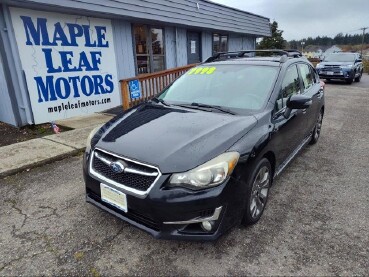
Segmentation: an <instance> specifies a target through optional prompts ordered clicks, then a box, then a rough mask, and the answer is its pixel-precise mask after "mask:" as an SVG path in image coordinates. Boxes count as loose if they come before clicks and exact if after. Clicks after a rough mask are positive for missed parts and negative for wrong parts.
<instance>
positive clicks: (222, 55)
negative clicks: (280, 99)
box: [204, 49, 302, 63]
mask: <svg viewBox="0 0 369 277" xmlns="http://www.w3.org/2000/svg"><path fill="white" fill-rule="evenodd" d="M268 53H269V54H270V55H265V57H274V56H280V57H281V58H280V60H279V62H281V63H284V62H286V61H287V60H288V58H300V57H302V53H301V52H300V51H298V50H279V49H267V50H240V51H232V52H218V53H216V54H214V55H213V56H211V57H209V58H207V59H206V60H205V61H204V63H211V62H214V61H216V60H223V59H224V60H227V59H237V58H244V57H249V58H252V57H253V56H245V55H246V54H268Z"/></svg>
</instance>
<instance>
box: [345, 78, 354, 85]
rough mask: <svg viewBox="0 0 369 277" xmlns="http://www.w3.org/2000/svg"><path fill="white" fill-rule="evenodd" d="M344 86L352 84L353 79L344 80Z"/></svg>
mask: <svg viewBox="0 0 369 277" xmlns="http://www.w3.org/2000/svg"><path fill="white" fill-rule="evenodd" d="M345 81H346V84H348V85H351V84H352V83H353V82H354V79H353V78H352V79H346V80H345Z"/></svg>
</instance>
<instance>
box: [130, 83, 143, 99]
mask: <svg viewBox="0 0 369 277" xmlns="http://www.w3.org/2000/svg"><path fill="white" fill-rule="evenodd" d="M128 87H129V93H130V95H131V99H137V98H140V97H141V88H140V82H139V81H138V80H132V81H129V83H128Z"/></svg>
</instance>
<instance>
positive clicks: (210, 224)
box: [201, 221, 214, 232]
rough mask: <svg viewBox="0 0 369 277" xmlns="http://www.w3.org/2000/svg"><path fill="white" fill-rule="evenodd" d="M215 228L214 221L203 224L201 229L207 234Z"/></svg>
mask: <svg viewBox="0 0 369 277" xmlns="http://www.w3.org/2000/svg"><path fill="white" fill-rule="evenodd" d="M213 226H214V221H203V222H201V228H202V229H203V230H204V231H206V232H210V231H211V230H212V229H213Z"/></svg>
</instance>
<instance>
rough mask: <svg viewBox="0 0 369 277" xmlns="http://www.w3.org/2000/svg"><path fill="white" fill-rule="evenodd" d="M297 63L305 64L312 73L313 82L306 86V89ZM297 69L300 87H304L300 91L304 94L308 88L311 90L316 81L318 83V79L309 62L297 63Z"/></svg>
mask: <svg viewBox="0 0 369 277" xmlns="http://www.w3.org/2000/svg"><path fill="white" fill-rule="evenodd" d="M299 65H306V66H307V67H308V68H309V71H310V72H311V74H313V75H314V76H312V77H313V83H312V85H311V86H310V87H309V88H308V89H306V88H305V84H304V80H303V77H302V73H301V71H300V67H299ZM297 70H298V72H299V75H300V83H301V85H300V86H301V87H302V88H304V90H303V91H302V92H301V94H305V93H307V92H308V91H309V90H311V89H312V88H313V87H314V86H315V85H316V84H317V83H318V80H319V79H317V78H316V72H315V71H314V70H313V67H312V66H311V65H310V64H307V63H301V62H300V63H297ZM314 80H315V82H314Z"/></svg>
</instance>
